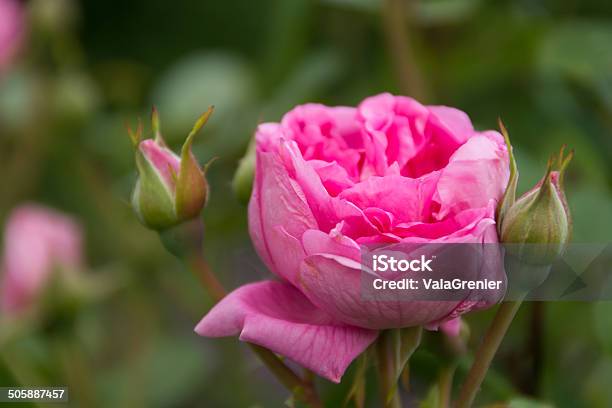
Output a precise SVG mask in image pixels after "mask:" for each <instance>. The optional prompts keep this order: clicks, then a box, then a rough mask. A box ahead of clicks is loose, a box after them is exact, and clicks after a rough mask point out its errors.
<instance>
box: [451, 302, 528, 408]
mask: <svg viewBox="0 0 612 408" xmlns="http://www.w3.org/2000/svg"><path fill="white" fill-rule="evenodd" d="M521 303H522V298H521V299H520V300H517V301H513V302H504V303H502V304H501V305H500V306H499V308H498V309H497V313H496V314H495V317H494V318H493V321H492V322H491V326H489V329H488V330H487V332H486V334H485V336H484V338H483V340H482V343H481V344H480V347H479V348H478V350H477V351H476V356H475V358H474V362H473V363H472V367H471V368H470V371H469V372H468V375H467V377H466V379H465V382H464V383H463V386H462V387H461V391H460V393H459V399H458V400H457V403H456V407H457V408H469V407H471V406H472V404H473V402H474V399H475V398H476V394H477V393H478V391H479V389H480V386H481V384H482V381H483V380H484V378H485V376H486V374H487V370H488V369H489V366H490V365H491V361H492V360H493V357H494V356H495V353H496V352H497V349H498V348H499V345H500V344H501V342H502V340H503V338H504V336H505V335H506V332H507V331H508V327H510V324H511V323H512V320H513V319H514V316H515V315H516V312H517V311H518V309H519V307H520V306H521Z"/></svg>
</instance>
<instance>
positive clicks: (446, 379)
mask: <svg viewBox="0 0 612 408" xmlns="http://www.w3.org/2000/svg"><path fill="white" fill-rule="evenodd" d="M456 367H457V365H456V364H455V363H451V364H450V365H448V366H446V367H443V368H442V370H441V371H440V376H439V378H438V387H439V393H440V394H439V395H440V399H439V401H440V405H439V406H440V408H448V407H450V404H451V395H452V391H453V377H454V375H455V369H456Z"/></svg>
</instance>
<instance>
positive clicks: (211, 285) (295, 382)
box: [189, 253, 323, 408]
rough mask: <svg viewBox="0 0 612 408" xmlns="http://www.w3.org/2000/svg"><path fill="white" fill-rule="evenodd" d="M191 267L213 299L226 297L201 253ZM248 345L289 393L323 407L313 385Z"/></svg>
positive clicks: (270, 354) (267, 353)
mask: <svg viewBox="0 0 612 408" xmlns="http://www.w3.org/2000/svg"><path fill="white" fill-rule="evenodd" d="M189 265H190V266H191V269H192V271H193V272H194V273H195V274H196V275H197V278H198V280H199V281H200V283H201V284H202V286H203V287H204V289H205V290H206V291H207V292H208V293H209V294H210V296H211V297H212V298H213V299H215V301H217V302H218V301H220V300H221V299H223V297H225V295H226V294H227V291H226V290H225V289H224V288H223V286H222V285H221V283H220V282H219V281H218V280H217V278H216V276H215V274H214V273H213V272H212V270H211V268H210V266H209V265H208V262H206V260H205V259H204V257H203V256H202V254H201V253H195V254H193V255H192V256H191V257H190V258H189ZM247 344H248V345H249V347H250V348H251V350H252V351H253V352H254V353H255V354H256V355H257V357H259V359H260V360H261V362H262V363H263V364H264V365H265V366H266V367H267V368H268V369H269V370H270V371H271V372H272V374H274V376H275V377H276V378H277V379H278V381H279V382H280V383H281V384H283V385H284V386H285V387H286V388H287V389H289V391H291V392H292V393H294V395H295V396H296V398H299V399H300V400H302V402H304V403H306V404H307V405H308V406H309V407H312V408H320V407H322V406H323V404H322V403H321V400H320V399H319V396H318V395H317V392H316V390H315V388H314V386H313V385H312V383H310V382H309V381H307V380H303V379H302V378H300V377H299V376H298V375H297V374H295V372H293V370H291V369H290V368H289V367H287V366H286V365H285V364H284V363H283V362H282V360H281V359H280V358H279V357H278V356H277V355H276V354H274V353H273V352H272V351H270V350H268V349H266V348H264V347H261V346H259V345H257V344H253V343H247Z"/></svg>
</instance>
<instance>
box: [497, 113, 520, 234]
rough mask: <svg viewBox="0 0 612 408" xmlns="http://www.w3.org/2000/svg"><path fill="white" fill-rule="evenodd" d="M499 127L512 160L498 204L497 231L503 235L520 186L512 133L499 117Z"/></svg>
mask: <svg viewBox="0 0 612 408" xmlns="http://www.w3.org/2000/svg"><path fill="white" fill-rule="evenodd" d="M499 128H500V130H501V132H502V135H503V136H504V141H505V142H506V148H507V149H508V158H509V160H510V177H509V179H508V185H507V186H506V190H505V191H504V195H503V197H502V199H501V201H500V202H499V205H498V206H497V217H496V219H497V233H498V234H500V235H501V229H502V222H503V220H504V217H505V216H506V213H507V212H508V209H509V208H510V207H511V206H512V205H513V204H514V202H515V201H516V189H517V186H518V178H519V173H518V167H517V166H516V160H515V158H514V152H513V148H512V143H510V135H509V134H508V130H507V129H506V127H505V126H504V124H503V123H502V121H501V119H499Z"/></svg>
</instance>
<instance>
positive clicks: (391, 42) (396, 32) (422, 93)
mask: <svg viewBox="0 0 612 408" xmlns="http://www.w3.org/2000/svg"><path fill="white" fill-rule="evenodd" d="M408 3H409V1H408V0H385V2H384V7H383V29H384V31H385V35H386V38H387V48H388V52H389V53H390V56H391V60H392V62H393V65H394V69H395V72H396V76H397V79H398V82H399V88H400V91H401V92H402V93H403V94H404V95H410V96H413V97H415V98H417V99H419V100H421V101H423V100H425V99H426V96H427V95H426V93H427V92H426V89H425V85H424V83H423V79H422V75H421V72H420V71H419V67H418V66H417V65H416V64H415V55H414V52H413V48H412V44H411V43H410V41H409V40H410V30H409V26H408V25H409V23H410V21H409V17H410V16H409V15H410V11H411V10H410V6H411V4H408Z"/></svg>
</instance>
